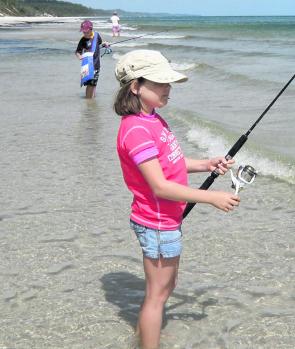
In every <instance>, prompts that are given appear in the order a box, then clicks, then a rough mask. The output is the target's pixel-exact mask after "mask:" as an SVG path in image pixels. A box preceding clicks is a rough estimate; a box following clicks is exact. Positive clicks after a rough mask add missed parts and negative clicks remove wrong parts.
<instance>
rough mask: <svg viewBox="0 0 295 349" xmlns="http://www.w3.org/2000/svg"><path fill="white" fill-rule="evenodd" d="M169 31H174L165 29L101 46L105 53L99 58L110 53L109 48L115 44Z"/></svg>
mask: <svg viewBox="0 0 295 349" xmlns="http://www.w3.org/2000/svg"><path fill="white" fill-rule="evenodd" d="M171 30H174V29H166V30H161V31H160V32H155V33H149V34H143V35H139V36H134V37H133V38H129V39H124V40H120V41H116V42H114V43H112V44H108V45H107V46H103V47H104V48H105V52H104V53H103V54H102V55H101V56H100V57H103V56H104V55H105V54H108V53H111V52H112V50H111V49H110V47H111V46H114V45H117V44H121V43H122V42H126V41H130V40H136V39H140V38H143V37H144V36H148V35H156V34H160V33H166V32H167V31H171Z"/></svg>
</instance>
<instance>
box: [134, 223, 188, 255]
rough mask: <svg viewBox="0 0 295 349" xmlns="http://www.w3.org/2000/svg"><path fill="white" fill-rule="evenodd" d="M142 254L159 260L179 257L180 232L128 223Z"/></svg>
mask: <svg viewBox="0 0 295 349" xmlns="http://www.w3.org/2000/svg"><path fill="white" fill-rule="evenodd" d="M130 226H131V229H133V230H134V232H135V234H136V236H137V239H138V241H139V244H140V246H141V249H142V253H143V255H144V256H145V257H148V258H152V259H159V258H160V255H161V256H162V257H164V258H172V257H177V256H180V254H181V251H182V232H181V229H180V228H179V229H177V230H157V229H153V228H147V227H145V226H143V225H140V224H138V223H135V222H133V221H130Z"/></svg>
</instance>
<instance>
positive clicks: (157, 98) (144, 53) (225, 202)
mask: <svg viewBox="0 0 295 349" xmlns="http://www.w3.org/2000/svg"><path fill="white" fill-rule="evenodd" d="M115 73H116V78H117V79H118V80H119V82H120V85H121V88H120V90H119V92H118V94H117V97H116V100H115V103H114V109H115V111H116V113H117V114H118V115H120V116H122V119H121V124H120V128H119V131H118V137H117V151H118V155H119V158H120V163H121V167H122V172H123V176H124V180H125V183H126V185H127V187H128V188H129V190H131V192H132V193H133V195H134V198H133V202H132V209H131V216H130V224H131V227H132V229H133V230H134V231H135V233H136V235H137V238H138V240H139V243H140V246H141V248H142V252H143V266H144V272H145V280H146V289H145V298H144V301H143V304H142V306H141V310H140V313H139V319H138V325H137V330H138V332H139V336H140V341H141V347H142V348H143V349H156V348H158V347H159V343H160V331H161V326H162V315H163V309H164V305H165V303H166V301H167V299H168V297H169V295H170V294H171V293H172V291H173V289H174V288H175V286H176V281H177V273H178V266H179V259H180V254H181V250H182V232H181V223H182V214H183V211H184V208H185V206H186V202H198V203H205V204H210V205H213V206H214V207H216V208H218V209H220V210H223V211H225V212H229V211H231V210H233V209H234V207H235V206H238V205H239V201H240V199H239V197H238V196H236V195H234V194H232V193H227V192H222V191H211V190H207V191H205V190H200V189H193V188H190V187H188V184H187V173H192V172H205V171H209V172H211V171H213V170H214V169H216V168H217V169H218V171H219V173H220V174H224V173H225V172H226V171H227V170H228V168H229V167H230V166H231V164H232V163H233V162H234V161H233V160H229V161H227V160H226V159H225V158H224V157H216V158H213V159H209V160H194V159H189V158H185V157H184V155H183V153H182V151H181V148H180V145H179V143H178V142H177V139H176V138H175V136H174V134H173V133H172V132H171V130H170V128H169V126H168V124H167V123H166V121H164V119H163V118H162V117H161V116H160V115H159V114H157V112H156V110H155V109H156V108H161V107H164V106H165V105H166V104H167V102H168V99H169V93H170V89H171V85H170V83H173V82H184V81H186V80H187V77H186V76H185V75H183V74H181V73H178V72H176V71H174V70H173V69H172V68H171V66H170V64H169V62H168V60H167V59H166V58H165V57H164V56H162V55H161V53H160V52H158V51H152V50H135V51H131V52H129V53H127V54H125V55H124V56H123V57H121V59H120V60H119V61H118V63H117V66H116V72H115Z"/></svg>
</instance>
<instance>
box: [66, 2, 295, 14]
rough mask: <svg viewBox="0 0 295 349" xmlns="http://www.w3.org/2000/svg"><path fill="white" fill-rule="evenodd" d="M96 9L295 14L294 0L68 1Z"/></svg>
mask: <svg viewBox="0 0 295 349" xmlns="http://www.w3.org/2000/svg"><path fill="white" fill-rule="evenodd" d="M67 1H70V2H74V3H78V4H82V5H85V6H87V7H92V8H98V9H105V10H110V9H112V10H113V9H116V10H119V9H121V10H125V11H133V12H137V11H138V12H153V13H155V12H157V13H158V12H166V13H171V14H192V15H203V16H275V15H277V16H288V15H295V0H205V1H204V0H202V1H201V0H178V1H177V0H67Z"/></svg>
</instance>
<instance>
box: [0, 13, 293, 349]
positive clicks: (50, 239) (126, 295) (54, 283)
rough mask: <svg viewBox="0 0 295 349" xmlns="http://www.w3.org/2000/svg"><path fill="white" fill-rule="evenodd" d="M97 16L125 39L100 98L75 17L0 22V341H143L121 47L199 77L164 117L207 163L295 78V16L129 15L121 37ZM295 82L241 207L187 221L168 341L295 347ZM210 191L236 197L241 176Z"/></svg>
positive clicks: (120, 348)
mask: <svg viewBox="0 0 295 349" xmlns="http://www.w3.org/2000/svg"><path fill="white" fill-rule="evenodd" d="M93 20H94V23H95V28H96V29H97V30H98V31H99V32H100V33H101V35H102V37H103V39H104V40H107V41H110V42H111V43H113V44H114V43H116V45H113V46H112V49H113V52H112V54H110V55H104V56H103V57H102V69H101V74H100V79H99V84H98V87H97V97H96V99H95V100H94V101H87V100H85V98H84V90H83V89H80V87H79V62H78V61H77V60H76V58H75V56H74V54H73V52H74V50H75V48H76V45H77V42H78V40H79V35H80V34H79V23H80V19H79V18H71V19H68V20H67V21H61V22H56V23H44V24H37V23H36V24H24V25H18V26H17V27H10V28H5V27H2V28H0V58H1V59H0V72H1V74H0V79H1V84H0V93H1V118H0V126H1V127H0V139H1V141H0V142H1V178H2V181H1V184H0V199H1V208H0V219H1V220H0V249H1V254H0V256H1V257H0V260H1V263H0V282H1V285H2V293H0V313H1V317H0V324H1V326H0V348H17V349H18V348H21V349H26V348H30V349H32V348H38V349H41V348H46V349H48V348H71V349H73V348H87V349H88V348H95V349H104V348H112V349H129V348H133V347H134V345H133V344H132V343H133V342H134V341H135V339H134V338H133V327H134V326H135V323H136V317H137V312H138V309H139V304H140V302H141V299H142V296H143V287H144V280H143V273H142V266H141V255H140V251H139V248H138V245H137V241H136V239H135V238H134V236H133V235H132V233H131V232H130V229H129V227H128V214H129V206H130V202H131V196H130V194H129V193H128V191H127V190H126V188H125V187H124V184H123V181H122V177H121V173H120V167H119V163H118V160H117V155H116V150H115V139H116V131H117V127H118V124H119V120H118V117H117V116H115V114H114V112H113V110H112V103H113V98H114V94H115V92H116V90H117V88H118V84H117V82H116V81H115V78H114V66H115V63H116V62H117V60H118V58H119V57H120V56H121V55H123V54H124V53H125V52H127V51H129V50H131V49H140V48H143V49H144V48H146V49H156V50H160V51H161V52H162V53H163V54H164V55H165V56H167V58H169V60H170V61H171V64H172V65H173V67H174V68H175V69H178V70H180V71H182V72H183V73H185V74H187V76H188V77H189V81H188V82H187V83H185V84H175V85H174V86H173V89H172V92H171V99H170V101H169V105H168V106H167V107H165V108H164V109H163V110H161V111H160V113H161V114H162V115H163V116H164V118H166V119H167V121H168V122H169V124H170V126H171V128H172V129H173V130H174V133H175V134H176V136H177V138H178V139H179V140H180V143H181V145H182V148H183V150H184V152H185V154H186V155H187V156H190V157H197V158H203V157H208V156H216V155H225V154H226V153H227V151H228V150H229V149H230V148H231V146H232V145H233V144H234V143H235V141H236V140H237V139H238V138H239V137H240V135H241V134H243V133H245V132H246V131H247V130H248V129H249V127H250V126H251V125H252V124H253V123H254V122H255V120H256V119H257V118H258V117H259V116H260V115H261V113H262V112H263V111H264V110H265V108H266V107H267V106H268V105H269V103H270V102H271V101H272V100H273V99H274V98H275V96H276V95H277V94H278V92H279V91H280V90H281V88H282V87H283V86H284V85H285V84H286V82H287V81H288V80H289V79H290V78H291V77H292V76H293V74H294V68H293V67H294V63H295V58H294V57H295V26H294V24H295V17H189V16H172V17H160V16H154V17H152V16H147V17H144V16H143V17H134V18H131V17H126V18H124V17H123V18H122V35H121V37H120V38H115V39H114V38H112V37H111V36H110V29H111V28H110V23H108V21H107V19H106V18H94V19H93ZM138 36H140V38H137V39H134V38H136V37H138ZM118 41H123V42H119V43H117V42H118ZM294 91H295V83H294V82H293V83H292V84H291V85H290V86H289V87H288V89H287V90H286V91H285V92H284V94H283V95H282V96H281V97H280V98H279V100H278V101H277V102H276V104H275V105H274V106H273V107H272V108H271V109H270V111H269V112H268V113H267V114H266V115H265V116H264V118H263V119H262V120H261V122H260V123H259V124H258V125H257V126H256V128H255V129H254V131H253V132H252V133H251V135H250V136H249V140H248V141H247V143H246V144H245V145H244V146H243V148H242V149H241V150H240V152H239V153H238V154H237V156H236V157H235V159H236V165H235V166H236V167H238V166H239V165H240V164H249V165H252V166H253V167H254V168H255V169H256V170H257V172H258V176H257V179H256V180H255V181H254V183H253V184H251V185H249V186H248V187H247V188H245V189H244V190H243V191H242V192H241V205H240V207H239V208H238V209H237V210H235V211H234V212H233V213H231V214H227V215H226V214H224V213H222V212H219V211H217V210H215V209H213V208H211V207H207V206H202V205H197V206H196V208H194V209H193V211H192V212H191V213H190V215H189V216H188V217H187V218H186V219H185V221H184V224H183V230H184V253H183V256H182V262H181V268H180V275H179V284H178V287H177V289H176V291H175V293H174V295H173V297H171V299H170V300H169V303H168V304H167V309H166V316H165V319H166V320H165V324H164V329H163V336H162V340H161V348H164V349H165V348H169V349H171V348H180V349H191V348H206V349H211V348H212V349H213V348H214V349H215V348H216V349H217V348H229V349H232V348H243V349H244V348H263V349H264V348H280V349H281V348H294V346H295V337H294V333H295V328H294V327H295V326H294V323H295V322H294V317H295V306H294V299H295V293H294V291H295V285H294V273H295V268H294V259H295V243H294V238H293V236H294V235H293V234H294V223H295V195H294V188H295V187H294V185H295V151H294V149H295V139H294V130H295V117H294V110H295V102H294ZM205 178H206V175H205V174H201V175H193V176H191V177H190V182H191V185H193V186H195V187H198V186H200V185H201V184H202V182H203V180H205ZM212 188H213V189H222V190H232V189H231V181H230V176H229V175H226V176H224V177H222V178H218V179H217V180H216V182H215V183H214V185H213V186H212Z"/></svg>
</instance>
